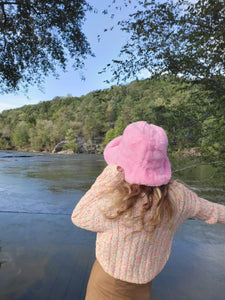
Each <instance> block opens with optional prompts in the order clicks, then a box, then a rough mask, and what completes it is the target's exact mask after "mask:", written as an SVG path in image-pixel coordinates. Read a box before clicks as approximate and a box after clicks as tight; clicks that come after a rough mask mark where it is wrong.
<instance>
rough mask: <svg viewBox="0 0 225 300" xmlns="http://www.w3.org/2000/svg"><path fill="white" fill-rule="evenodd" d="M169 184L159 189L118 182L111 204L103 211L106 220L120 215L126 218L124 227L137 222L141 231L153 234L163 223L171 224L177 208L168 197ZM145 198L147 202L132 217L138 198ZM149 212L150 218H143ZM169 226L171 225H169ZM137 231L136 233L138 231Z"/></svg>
mask: <svg viewBox="0 0 225 300" xmlns="http://www.w3.org/2000/svg"><path fill="white" fill-rule="evenodd" d="M170 184H171V182H169V183H168V184H166V185H162V186H159V187H151V186H146V185H139V184H129V183H128V182H126V181H125V180H123V181H122V182H120V183H119V184H118V186H117V189H116V191H115V190H114V192H113V199H114V201H113V204H112V205H111V206H110V207H109V208H108V209H107V211H104V216H105V217H106V218H107V219H116V218H118V217H119V216H121V215H125V216H126V225H127V226H132V225H134V224H135V223H136V222H137V221H140V222H141V229H140V230H142V229H144V230H146V231H149V232H150V233H153V232H154V231H155V229H156V228H157V226H158V225H160V224H161V223H162V222H163V221H164V222H166V223H168V224H171V223H172V221H173V219H174V217H175V215H176V213H177V206H176V204H175V202H174V200H173V198H172V197H170V196H169V187H170ZM144 196H146V198H147V201H145V203H144V204H143V206H142V209H141V213H140V214H139V215H138V216H134V215H133V207H134V205H135V204H136V203H137V201H138V200H139V199H140V198H143V197H144ZM149 210H151V211H152V215H151V218H145V214H146V213H147V212H148V211H149ZM169 226H171V225H169ZM140 230H137V231H140Z"/></svg>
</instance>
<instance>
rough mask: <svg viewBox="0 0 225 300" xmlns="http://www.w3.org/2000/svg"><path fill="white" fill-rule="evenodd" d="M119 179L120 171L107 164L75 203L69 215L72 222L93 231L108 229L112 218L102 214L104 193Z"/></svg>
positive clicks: (120, 177) (120, 178)
mask: <svg viewBox="0 0 225 300" xmlns="http://www.w3.org/2000/svg"><path fill="white" fill-rule="evenodd" d="M121 180H122V173H121V172H118V171H117V167H116V166H115V165H108V166H107V167H106V168H105V169H104V170H103V172H102V173H101V174H100V175H99V176H98V178H97V179H96V181H95V183H94V184H93V185H92V187H91V188H90V189H89V190H88V191H87V192H86V194H85V195H84V196H83V197H82V198H81V199H80V201H79V202H78V204H77V205H76V207H75V209H74V210H73V213H72V216H71V220H72V222H73V223H74V224H75V225H76V226H78V227H81V228H83V229H87V230H91V231H95V232H102V231H105V230H107V229H109V228H110V227H111V223H112V220H110V219H106V218H105V217H104V216H103V214H102V209H103V208H104V207H105V205H106V199H104V193H105V192H107V191H109V192H110V190H111V189H113V188H114V187H116V185H117V184H118V183H119V182H120V181H121Z"/></svg>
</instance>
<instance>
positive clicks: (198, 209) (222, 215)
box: [184, 187, 225, 224]
mask: <svg viewBox="0 0 225 300" xmlns="http://www.w3.org/2000/svg"><path fill="white" fill-rule="evenodd" d="M184 198H185V199H184V203H185V204H184V210H185V214H186V215H187V217H188V218H191V217H196V218H198V219H201V220H203V221H204V222H206V223H208V224H215V223H224V224H225V206H224V205H222V204H217V203H213V202H210V201H208V200H205V199H203V198H200V197H198V196H197V195H196V194H195V193H194V192H192V191H191V190H189V189H188V188H186V187H184Z"/></svg>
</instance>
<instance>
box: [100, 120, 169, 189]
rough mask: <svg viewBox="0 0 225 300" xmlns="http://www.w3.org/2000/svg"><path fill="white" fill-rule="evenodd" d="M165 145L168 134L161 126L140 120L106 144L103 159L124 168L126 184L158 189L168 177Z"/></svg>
mask: <svg viewBox="0 0 225 300" xmlns="http://www.w3.org/2000/svg"><path fill="white" fill-rule="evenodd" d="M167 146H168V139H167V135H166V133H165V131H164V130H163V129H162V128H161V127H159V126H156V125H153V124H148V123H147V122H145V121H139V122H135V123H132V124H130V125H128V126H127V127H126V128H125V130H124V132H123V135H121V136H119V137H117V138H115V139H114V140H112V141H111V142H109V143H108V145H107V146H106V148H105V150H104V158H105V160H106V162H107V164H116V165H117V166H120V167H122V168H123V169H124V172H125V180H126V181H127V182H129V183H136V184H144V185H148V186H160V185H163V184H167V183H168V182H169V180H170V178H171V166H170V162H169V159H168V157H167Z"/></svg>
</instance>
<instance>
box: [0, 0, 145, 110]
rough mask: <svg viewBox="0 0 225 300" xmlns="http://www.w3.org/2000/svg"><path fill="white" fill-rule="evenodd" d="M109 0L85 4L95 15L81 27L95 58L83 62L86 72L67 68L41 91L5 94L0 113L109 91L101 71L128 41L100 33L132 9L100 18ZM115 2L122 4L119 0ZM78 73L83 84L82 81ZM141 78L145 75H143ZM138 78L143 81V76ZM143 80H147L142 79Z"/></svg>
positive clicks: (0, 98) (123, 36)
mask: <svg viewBox="0 0 225 300" xmlns="http://www.w3.org/2000/svg"><path fill="white" fill-rule="evenodd" d="M111 1H112V0H105V1H102V0H89V1H88V2H89V3H90V4H91V5H93V6H95V7H97V9H98V10H99V13H98V14H94V13H88V14H87V20H86V21H85V23H84V27H83V29H84V32H85V33H86V35H87V39H88V41H89V42H90V44H91V47H92V50H93V52H94V53H95V57H90V58H88V59H87V60H86V62H85V65H86V67H85V69H84V70H83V71H79V70H78V71H74V70H73V69H72V67H71V65H72V63H71V65H68V71H67V72H66V73H64V72H60V78H59V79H55V78H54V77H53V76H49V77H47V78H46V79H45V83H44V88H43V91H40V90H39V89H38V88H37V87H31V88H30V90H29V92H28V94H27V95H25V94H24V93H22V92H21V93H18V94H17V95H15V94H5V95H0V111H2V110H4V109H7V108H14V107H20V106H23V105H25V104H37V103H39V102H40V101H45V100H52V99H53V98H54V97H56V96H66V95H68V94H71V95H72V96H81V95H85V94H87V93H88V92H91V91H93V90H98V89H105V88H109V87H110V86H111V85H113V84H115V83H111V84H106V83H105V82H104V80H106V79H108V80H110V78H111V74H110V73H109V72H107V73H103V74H101V75H100V74H98V72H99V71H101V70H102V68H103V67H105V66H106V65H107V63H110V61H111V59H113V58H116V57H117V56H118V54H119V50H120V48H121V46H122V45H123V43H125V41H126V39H127V35H126V33H124V32H122V31H120V30H119V29H118V28H115V27H116V26H115V27H114V30H112V31H110V30H109V31H107V32H105V33H104V32H103V31H104V29H105V28H108V27H109V28H110V27H111V26H112V25H115V24H116V23H117V21H118V20H119V19H123V18H124V17H126V16H127V15H128V13H129V12H130V11H131V8H124V9H123V10H121V11H117V10H115V15H116V16H115V18H114V19H111V18H110V16H109V15H103V14H101V13H100V11H101V10H102V9H104V8H107V5H108V4H110V3H111ZM118 2H123V0H119V1H118ZM98 34H101V40H100V42H98V39H97V36H98ZM81 72H83V75H84V76H85V78H86V80H85V81H82V80H81ZM142 75H143V76H144V75H146V74H144V73H143V74H142ZM142 75H140V76H139V77H140V78H142V77H143V76H142ZM144 77H146V76H144Z"/></svg>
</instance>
